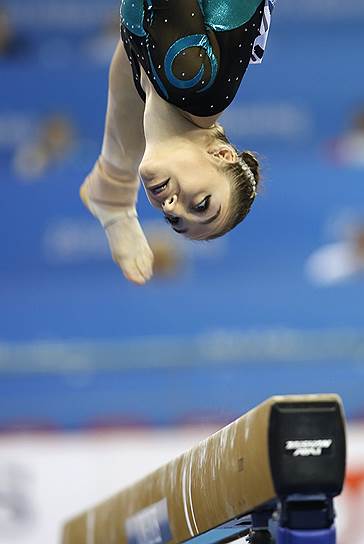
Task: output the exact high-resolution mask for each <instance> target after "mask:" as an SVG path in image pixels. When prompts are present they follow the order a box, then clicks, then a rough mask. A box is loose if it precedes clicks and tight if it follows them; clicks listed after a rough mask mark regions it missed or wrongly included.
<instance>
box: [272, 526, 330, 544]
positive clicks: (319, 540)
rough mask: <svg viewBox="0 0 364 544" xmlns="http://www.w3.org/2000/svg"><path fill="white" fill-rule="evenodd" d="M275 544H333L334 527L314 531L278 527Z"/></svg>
mask: <svg viewBox="0 0 364 544" xmlns="http://www.w3.org/2000/svg"><path fill="white" fill-rule="evenodd" d="M276 542H277V544H335V543H336V531H335V527H334V526H332V527H330V528H329V529H316V530H314V531H310V530H307V529H306V530H298V529H288V528H287V527H278V528H277V534H276Z"/></svg>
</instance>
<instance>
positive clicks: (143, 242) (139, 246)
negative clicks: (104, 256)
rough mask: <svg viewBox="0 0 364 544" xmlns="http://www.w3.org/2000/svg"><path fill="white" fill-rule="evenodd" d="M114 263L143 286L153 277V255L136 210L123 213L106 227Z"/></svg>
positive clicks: (128, 277)
mask: <svg viewBox="0 0 364 544" xmlns="http://www.w3.org/2000/svg"><path fill="white" fill-rule="evenodd" d="M105 232H106V236H107V239H108V241H109V246H110V250H111V255H112V258H113V259H114V261H115V262H116V263H117V264H118V265H119V266H120V268H121V270H122V271H123V274H124V276H125V277H126V278H127V279H128V280H130V281H133V282H134V283H137V284H139V285H143V284H144V283H146V282H147V281H148V280H150V278H151V277H152V275H153V253H152V250H151V249H150V247H149V244H148V242H147V239H146V237H145V235H144V232H143V230H142V227H141V226H140V223H139V221H138V217H137V215H136V211H135V208H134V209H130V210H127V211H125V212H123V214H122V215H120V216H119V217H118V218H117V219H115V220H114V221H112V222H111V223H110V224H109V225H107V226H106V227H105Z"/></svg>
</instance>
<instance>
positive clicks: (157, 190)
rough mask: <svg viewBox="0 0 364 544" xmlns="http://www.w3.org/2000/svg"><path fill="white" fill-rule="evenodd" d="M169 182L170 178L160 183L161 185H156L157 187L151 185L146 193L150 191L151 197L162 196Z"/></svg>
mask: <svg viewBox="0 0 364 544" xmlns="http://www.w3.org/2000/svg"><path fill="white" fill-rule="evenodd" d="M169 180H170V178H168V179H167V180H164V181H162V183H158V185H153V186H152V187H148V191H150V192H151V193H152V195H153V196H157V195H161V194H163V193H164V192H165V190H166V189H167V187H168V184H169Z"/></svg>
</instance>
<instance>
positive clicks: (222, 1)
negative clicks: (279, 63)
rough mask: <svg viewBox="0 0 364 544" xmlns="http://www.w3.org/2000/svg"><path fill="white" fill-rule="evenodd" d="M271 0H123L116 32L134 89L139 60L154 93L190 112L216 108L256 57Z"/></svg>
mask: <svg viewBox="0 0 364 544" xmlns="http://www.w3.org/2000/svg"><path fill="white" fill-rule="evenodd" d="M273 3H274V2H273V1H272V0H144V1H143V0H122V2H121V8H120V16H121V37H122V40H123V43H124V47H125V50H126V52H127V54H128V57H129V61H130V63H131V66H132V70H133V77H134V82H135V85H136V88H137V90H138V93H139V94H140V96H141V97H142V99H143V100H145V94H144V91H143V89H142V87H141V85H140V65H141V66H142V67H143V69H144V70H145V73H146V74H147V76H148V77H149V79H150V81H151V82H152V84H153V86H154V88H155V90H156V91H157V93H158V94H159V95H160V96H161V97H162V98H164V99H165V100H167V101H168V102H170V103H172V104H174V105H175V106H177V107H179V108H181V109H182V110H184V111H187V112H189V113H191V114H193V115H198V116H208V115H214V114H217V113H220V112H221V111H223V110H224V109H225V108H226V107H227V106H228V105H229V104H230V103H231V101H232V100H233V98H234V96H235V94H236V92H237V90H238V88H239V86H240V83H241V80H242V78H243V76H244V73H245V71H246V69H247V66H248V64H249V62H250V63H258V62H261V60H262V57H263V54H264V49H265V44H266V39H267V35H268V30H269V25H270V15H271V12H272V8H273Z"/></svg>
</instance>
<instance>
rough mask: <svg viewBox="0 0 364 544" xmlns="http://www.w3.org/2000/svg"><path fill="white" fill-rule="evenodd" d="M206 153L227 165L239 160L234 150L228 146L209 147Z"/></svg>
mask: <svg viewBox="0 0 364 544" xmlns="http://www.w3.org/2000/svg"><path fill="white" fill-rule="evenodd" d="M208 153H210V155H212V156H213V157H216V158H217V159H218V160H220V161H224V162H229V163H234V162H236V161H237V160H238V159H239V157H238V154H237V153H236V151H235V149H233V148H232V147H231V146H230V145H221V144H217V145H216V144H215V145H214V146H211V147H210V149H209V150H208Z"/></svg>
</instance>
